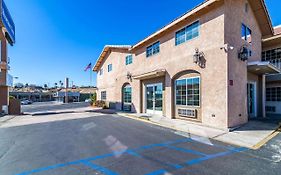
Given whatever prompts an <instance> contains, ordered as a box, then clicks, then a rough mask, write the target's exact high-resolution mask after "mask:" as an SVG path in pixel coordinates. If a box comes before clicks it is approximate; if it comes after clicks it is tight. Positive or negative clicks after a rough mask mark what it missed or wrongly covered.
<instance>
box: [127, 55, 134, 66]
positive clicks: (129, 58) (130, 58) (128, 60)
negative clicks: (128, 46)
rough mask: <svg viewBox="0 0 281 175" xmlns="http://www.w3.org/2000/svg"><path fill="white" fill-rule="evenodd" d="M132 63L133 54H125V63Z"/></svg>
mask: <svg viewBox="0 0 281 175" xmlns="http://www.w3.org/2000/svg"><path fill="white" fill-rule="evenodd" d="M132 63H133V55H128V56H126V65H129V64H132Z"/></svg>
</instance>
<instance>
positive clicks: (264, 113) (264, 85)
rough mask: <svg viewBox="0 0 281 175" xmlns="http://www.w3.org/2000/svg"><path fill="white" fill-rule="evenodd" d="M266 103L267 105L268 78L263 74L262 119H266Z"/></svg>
mask: <svg viewBox="0 0 281 175" xmlns="http://www.w3.org/2000/svg"><path fill="white" fill-rule="evenodd" d="M265 103H266V76H265V74H263V75H262V117H263V118H266V110H265Z"/></svg>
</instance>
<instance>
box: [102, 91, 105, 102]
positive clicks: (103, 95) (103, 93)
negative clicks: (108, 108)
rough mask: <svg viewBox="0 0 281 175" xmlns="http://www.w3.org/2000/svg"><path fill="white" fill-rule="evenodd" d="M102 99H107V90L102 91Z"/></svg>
mask: <svg viewBox="0 0 281 175" xmlns="http://www.w3.org/2000/svg"><path fill="white" fill-rule="evenodd" d="M101 100H106V91H101Z"/></svg>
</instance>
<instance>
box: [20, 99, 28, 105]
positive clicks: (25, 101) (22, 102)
mask: <svg viewBox="0 0 281 175" xmlns="http://www.w3.org/2000/svg"><path fill="white" fill-rule="evenodd" d="M20 104H21V105H28V101H27V100H22V101H21V102H20Z"/></svg>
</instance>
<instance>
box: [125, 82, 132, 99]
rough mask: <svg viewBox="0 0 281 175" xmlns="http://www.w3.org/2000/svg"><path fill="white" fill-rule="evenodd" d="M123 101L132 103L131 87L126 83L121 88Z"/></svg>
mask: <svg viewBox="0 0 281 175" xmlns="http://www.w3.org/2000/svg"><path fill="white" fill-rule="evenodd" d="M123 98H124V99H123V100H124V103H132V87H131V86H130V85H127V86H125V87H124V89H123Z"/></svg>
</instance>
